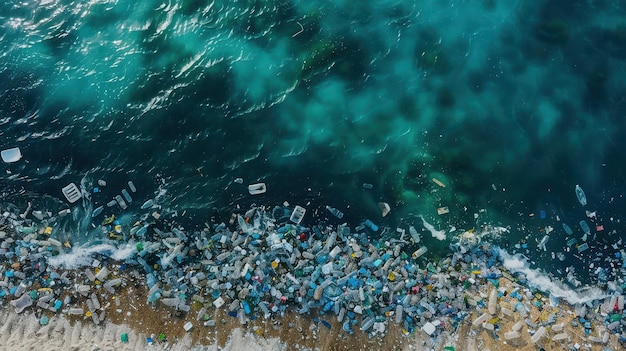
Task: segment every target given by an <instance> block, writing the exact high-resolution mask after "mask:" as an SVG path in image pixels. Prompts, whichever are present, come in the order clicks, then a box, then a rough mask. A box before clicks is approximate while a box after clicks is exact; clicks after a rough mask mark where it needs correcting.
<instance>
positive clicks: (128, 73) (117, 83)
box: [0, 0, 626, 283]
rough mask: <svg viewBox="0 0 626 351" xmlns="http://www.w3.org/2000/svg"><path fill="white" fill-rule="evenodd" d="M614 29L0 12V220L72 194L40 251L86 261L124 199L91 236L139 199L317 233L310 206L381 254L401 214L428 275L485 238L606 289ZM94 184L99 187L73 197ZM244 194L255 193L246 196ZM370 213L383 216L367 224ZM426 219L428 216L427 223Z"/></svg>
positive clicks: (171, 209) (495, 5) (589, 4)
mask: <svg viewBox="0 0 626 351" xmlns="http://www.w3.org/2000/svg"><path fill="white" fill-rule="evenodd" d="M625 9H626V3H625V2H624V1H618V0H612V1H609V0H606V1H587V0H586V1H509V2H498V1H493V0H482V1H461V0H458V1H454V0H450V1H429V2H415V1H406V0H394V1H361V2H359V3H358V4H357V3H355V2H351V1H322V2H305V1H281V0H278V1H277V0H273V1H272V0H266V1H251V0H250V1H219V0H213V1H209V0H178V1H176V0H170V1H159V0H145V1H129V0H117V1H115V0H111V1H98V0H92V1H70V0H40V1H28V2H24V1H14V0H7V1H5V2H3V3H2V4H0V148H2V149H7V148H11V147H19V148H20V149H21V151H22V154H23V159H22V160H20V161H19V162H16V163H11V164H2V167H3V168H4V171H5V172H3V174H2V177H1V178H0V187H1V189H2V202H3V203H13V204H15V205H16V206H18V207H19V208H23V207H25V203H26V202H27V201H30V202H31V203H33V204H34V206H35V207H38V208H42V209H47V210H50V211H53V212H54V211H58V210H59V209H62V208H66V207H68V204H67V202H66V201H65V199H64V197H63V195H62V193H61V188H62V187H63V186H65V185H67V184H68V183H72V182H73V183H76V184H78V185H80V186H81V188H82V189H83V191H84V192H85V195H87V196H88V199H87V200H86V201H82V202H81V203H79V204H77V205H70V206H69V207H71V208H72V209H73V211H74V215H73V216H71V217H70V218H66V219H64V220H62V221H60V222H59V223H58V224H57V225H56V226H55V228H54V230H55V231H54V233H53V236H56V237H58V238H61V239H65V238H71V239H72V240H74V241H82V242H90V241H91V242H94V243H96V242H99V240H100V239H101V238H99V237H98V235H97V233H94V231H93V230H91V229H90V228H91V226H90V224H91V223H90V217H91V216H90V211H92V210H93V208H95V207H97V206H99V205H104V204H106V203H107V202H108V201H110V200H111V199H112V198H113V197H114V196H115V195H116V194H119V193H120V191H121V189H122V188H124V187H126V183H127V182H128V181H129V180H132V181H133V182H134V183H135V185H136V186H137V188H138V191H137V193H133V194H132V196H133V197H134V200H135V201H134V202H133V203H132V204H131V206H130V207H129V209H128V210H125V211H123V210H121V209H120V208H118V207H115V208H111V209H109V208H106V209H105V212H104V213H103V215H104V214H106V215H110V214H116V215H117V216H119V217H121V218H128V221H132V218H133V217H132V214H133V212H136V211H137V210H138V208H139V206H140V205H141V203H143V201H145V200H147V199H150V198H152V199H155V201H156V202H157V203H158V204H159V205H160V206H162V211H163V212H164V213H166V214H167V215H170V216H174V215H176V216H177V217H176V220H178V221H181V222H184V223H185V225H187V226H188V227H193V226H204V223H205V222H207V221H210V220H212V219H213V220H216V221H221V220H226V219H227V218H228V217H229V215H230V213H231V212H232V211H234V210H237V208H241V209H246V208H248V207H249V206H250V205H251V204H263V205H269V206H273V205H275V204H280V203H282V202H283V201H288V202H289V203H290V204H292V205H296V204H298V205H301V206H303V207H305V208H307V214H306V216H305V219H304V221H303V223H304V224H313V223H316V222H318V221H329V222H332V223H338V220H337V219H335V218H334V217H332V216H331V215H330V213H328V212H327V211H326V210H325V209H324V206H326V205H330V206H332V207H336V208H338V209H340V210H341V211H343V212H344V213H345V217H344V220H345V221H348V222H350V223H353V224H354V225H356V224H358V223H360V222H362V221H363V220H365V219H371V220H372V221H374V222H375V223H377V224H378V225H379V226H381V227H384V226H389V227H390V228H392V231H391V234H387V235H393V233H394V232H395V228H396V226H402V227H404V228H406V227H408V225H415V226H416V227H419V228H421V227H420V225H421V219H420V218H419V215H423V216H424V218H425V219H426V220H427V221H428V222H429V223H431V224H433V225H434V226H435V227H436V228H437V229H442V230H446V231H447V232H448V234H447V235H448V240H446V241H444V242H439V241H438V240H435V239H433V238H430V235H428V232H424V235H423V236H424V241H425V243H426V244H427V245H428V246H429V248H430V249H429V254H430V255H433V256H437V255H440V254H444V252H445V251H446V250H447V247H448V244H449V243H451V242H454V241H455V240H456V239H455V237H456V236H458V235H459V234H460V233H462V232H463V231H465V230H470V229H472V228H475V229H476V230H480V228H481V226H483V225H484V224H486V223H489V224H493V225H498V226H503V227H507V228H509V232H508V233H507V234H506V235H503V236H501V237H500V238H499V239H498V240H497V241H498V244H500V245H501V246H502V247H504V248H506V249H508V250H509V251H511V252H519V253H523V254H525V255H526V256H527V257H528V258H529V260H530V261H531V262H532V263H533V264H534V265H535V266H536V267H538V268H541V269H544V270H546V271H547V272H551V273H554V274H555V275H560V276H564V274H565V273H564V272H565V269H566V268H567V267H572V266H573V267H576V273H577V276H578V278H579V279H580V280H582V281H585V282H586V281H590V282H592V283H596V281H594V279H596V280H597V274H594V272H595V269H589V268H588V267H589V265H590V264H591V263H594V265H595V267H596V268H597V267H604V268H605V269H606V270H607V272H609V274H613V276H611V279H613V278H615V274H618V271H617V270H614V269H612V267H611V266H610V264H611V262H610V261H609V260H606V259H605V258H606V257H612V255H614V254H615V252H619V250H622V249H623V244H622V243H618V240H619V239H620V238H621V237H622V236H623V234H622V233H623V231H624V224H623V220H622V216H623V213H624V208H625V207H626V204H625V200H624V198H623V194H624V191H623V189H624V184H625V178H626V171H625V169H626V167H625V166H624V164H625V162H624V161H625V157H624V152H623V150H624V146H625V145H624V139H623V135H624V132H625V131H626V119H624V115H625V113H626V100H625V99H624V96H626V79H624V78H625V77H626V71H625V70H624V63H623V62H624V59H625V58H626V20H625V19H624V17H623V16H622V15H621V14H622V13H623V11H624V10H625ZM238 177H241V178H243V179H244V183H243V184H238V183H236V182H234V180H235V179H236V178H238ZM432 178H437V179H438V180H440V181H442V182H443V183H444V184H445V185H446V187H445V188H443V187H440V186H438V185H437V184H435V183H434V182H433V181H432ZM98 179H104V180H106V181H107V186H106V187H99V188H100V190H101V191H100V192H97V193H93V188H94V187H96V186H97V183H96V181H97V180H98ZM256 182H265V183H266V184H267V187H268V191H267V193H266V194H263V195H257V196H251V195H250V194H248V191H247V187H246V185H247V184H252V183H256ZM363 183H369V184H372V185H373V187H372V189H364V188H363V187H362V184H363ZM577 184H579V185H580V186H581V187H582V188H583V189H584V190H585V192H586V195H587V199H588V205H587V206H582V205H581V204H580V203H579V202H578V201H577V198H576V194H575V192H574V188H575V185H577ZM380 201H383V202H387V203H389V204H390V206H391V209H392V212H391V214H390V215H389V216H387V217H385V218H382V217H381V215H380V210H379V209H378V207H377V202H380ZM443 206H447V207H448V208H449V210H450V213H448V214H445V215H438V214H437V208H439V207H443ZM586 210H588V211H590V212H594V211H595V212H596V217H595V218H588V216H587V215H586V213H585V211H586ZM544 217H545V218H544ZM557 217H558V218H557ZM583 219H585V220H587V222H588V223H589V224H590V226H591V228H592V232H593V234H595V235H594V236H593V238H592V236H590V238H589V244H590V250H588V251H586V252H585V253H584V254H583V255H578V254H576V252H577V250H576V248H575V247H573V248H572V249H571V250H570V251H569V252H568V251H565V248H566V245H565V242H566V240H567V239H568V238H570V237H567V236H566V234H565V233H564V231H563V229H562V226H561V222H562V221H565V222H566V223H568V224H569V225H570V227H572V228H573V229H574V231H575V233H574V235H573V237H576V238H577V239H578V241H579V243H582V240H581V237H582V235H583V233H582V231H581V229H580V228H579V226H578V222H579V221H580V220H583ZM99 220H100V218H96V220H94V222H95V223H96V224H97V222H99ZM596 225H602V226H603V230H601V231H598V232H597V233H596ZM547 227H552V228H554V231H553V232H552V233H551V234H550V240H549V241H548V242H547V244H546V248H547V250H546V251H545V252H544V251H543V250H541V249H538V247H537V241H539V240H541V238H542V237H543V235H544V234H543V232H545V231H546V228H547ZM524 242H525V243H526V245H527V248H520V249H516V248H515V245H516V244H522V243H524ZM616 243H618V244H616ZM614 244H615V245H616V246H615V247H614V246H612V245H614ZM616 247H617V248H616ZM552 252H563V254H564V255H565V257H566V259H565V261H563V262H561V261H559V260H554V259H553V258H552V257H551V253H552Z"/></svg>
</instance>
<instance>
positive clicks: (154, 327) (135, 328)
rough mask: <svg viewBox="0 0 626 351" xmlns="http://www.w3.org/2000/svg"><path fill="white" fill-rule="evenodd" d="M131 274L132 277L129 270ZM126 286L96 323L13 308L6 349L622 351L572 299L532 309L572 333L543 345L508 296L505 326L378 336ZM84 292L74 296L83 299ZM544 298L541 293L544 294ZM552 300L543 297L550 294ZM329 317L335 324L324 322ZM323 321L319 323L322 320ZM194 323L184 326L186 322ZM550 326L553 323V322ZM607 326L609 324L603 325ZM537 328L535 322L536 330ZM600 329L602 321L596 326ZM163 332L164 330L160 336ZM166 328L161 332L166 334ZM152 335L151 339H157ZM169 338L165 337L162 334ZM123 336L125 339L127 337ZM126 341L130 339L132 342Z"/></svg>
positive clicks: (468, 325) (104, 305)
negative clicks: (152, 297)
mask: <svg viewBox="0 0 626 351" xmlns="http://www.w3.org/2000/svg"><path fill="white" fill-rule="evenodd" d="M126 278H128V277H126ZM125 280H126V284H125V287H123V288H121V289H119V293H118V294H115V295H111V294H108V293H106V291H104V290H103V289H100V290H99V291H98V296H99V300H100V304H101V308H100V309H99V311H98V312H100V315H104V321H103V322H101V323H100V325H95V324H94V323H93V322H92V319H91V318H90V317H88V316H82V317H80V316H78V317H76V316H67V317H66V315H65V314H52V313H48V311H46V312H43V313H42V311H41V310H35V309H34V308H33V307H30V308H27V309H26V310H25V311H24V312H22V313H21V314H16V313H15V312H14V311H13V310H12V308H6V309H3V310H2V312H1V313H0V320H2V324H1V326H0V349H2V350H8V351H18V350H32V349H36V348H40V347H41V346H42V345H45V347H46V350H51V351H56V350H59V351H60V350H94V351H95V350H102V351H104V350H129V351H130V350H320V351H326V350H328V351H330V350H391V349H393V350H431V349H432V350H450V349H451V348H450V347H454V349H455V350H468V351H472V350H481V351H485V350H537V349H538V347H543V348H544V349H545V350H562V349H566V346H567V345H568V344H574V343H577V344H579V345H580V347H581V348H580V349H582V350H602V349H603V347H604V346H607V347H611V348H612V349H613V350H619V349H620V346H619V344H618V342H617V338H616V337H615V336H614V335H611V337H610V339H609V342H608V343H607V345H602V344H600V343H591V342H589V341H586V340H587V339H586V338H585V336H584V335H582V334H583V332H581V330H580V327H579V328H574V327H572V326H571V325H570V322H571V321H572V320H573V319H575V316H574V313H573V311H572V310H571V308H569V306H568V305H563V304H562V305H560V306H556V307H545V308H542V309H541V310H540V309H533V310H532V311H531V312H530V314H529V316H528V319H529V320H531V321H534V322H536V323H539V322H541V321H545V318H546V316H548V315H552V314H554V315H556V316H557V320H556V323H554V324H552V326H554V325H557V324H561V323H562V324H563V326H564V329H563V331H559V333H560V332H566V333H567V334H568V335H569V339H568V340H566V341H565V342H555V341H552V340H551V338H552V337H553V336H554V335H555V334H558V333H557V332H553V331H550V330H548V331H547V333H546V337H544V338H543V339H542V341H540V342H539V343H537V344H534V343H533V342H531V334H530V333H529V332H528V330H532V328H531V327H529V326H528V325H526V324H524V327H523V328H522V329H521V330H520V333H521V337H520V338H519V339H516V340H508V341H507V340H504V338H503V337H502V335H503V334H504V332H507V331H509V330H511V329H512V328H514V327H513V326H514V325H515V324H516V323H517V322H518V321H519V320H520V318H519V316H517V315H515V316H511V317H506V316H502V315H501V311H502V310H503V309H511V302H510V301H508V299H500V301H499V307H498V310H499V312H498V314H497V317H496V318H498V317H500V318H499V319H498V321H497V322H496V324H497V326H498V328H499V331H498V332H496V333H493V332H490V331H489V330H487V329H486V328H485V327H483V326H478V327H474V326H472V321H473V320H474V319H475V318H477V317H478V315H479V314H480V313H481V312H479V311H474V312H472V313H471V314H470V315H469V316H468V317H466V318H465V320H464V321H463V322H462V323H461V324H460V325H459V327H458V328H457V329H456V330H453V329H452V328H451V327H450V326H445V327H443V328H442V330H441V332H440V333H439V335H438V336H437V338H430V337H428V335H427V334H426V333H425V332H424V331H423V330H421V329H419V330H416V331H415V332H414V333H413V334H411V335H404V334H403V333H402V331H401V328H400V327H399V326H398V325H396V324H394V323H393V322H389V323H388V324H387V329H388V333H387V334H386V335H385V336H384V337H376V336H374V337H371V336H368V335H366V334H365V333H363V332H362V331H360V330H358V328H355V332H354V334H352V335H347V334H346V333H344V332H342V330H341V324H340V323H338V322H337V320H336V317H335V316H331V315H328V316H324V315H300V314H297V313H295V312H292V311H288V312H287V313H285V314H284V316H282V317H273V318H270V319H264V318H262V317H260V318H256V319H255V320H253V321H247V322H246V324H244V325H242V324H241V323H240V321H239V319H238V318H233V317H231V316H229V315H228V314H227V313H226V311H225V310H224V309H223V308H222V309H216V308H213V309H208V310H207V315H205V316H203V318H202V319H205V318H209V320H213V321H215V326H205V325H203V320H200V321H199V320H197V318H196V315H197V312H198V310H200V307H201V306H202V304H200V303H195V304H194V305H193V306H192V310H191V311H189V312H187V313H180V312H179V311H176V310H175V309H174V308H172V307H168V306H165V305H163V304H162V303H157V304H155V305H150V304H147V303H146V299H145V295H146V291H145V289H144V288H143V286H142V285H140V284H136V285H135V284H129V282H130V281H131V280H130V279H125ZM500 281H501V284H502V287H504V288H505V289H507V290H508V291H511V290H512V289H514V288H515V287H518V288H519V287H520V286H517V285H516V284H515V283H513V282H511V281H508V280H507V279H506V278H501V279H500ZM487 294H488V291H479V292H477V294H476V295H475V296H471V297H470V298H473V299H480V298H481V296H484V295H487ZM84 300H85V299H81V298H78V299H75V300H74V304H75V305H81V304H83V303H84ZM537 300H539V301H541V300H542V298H541V296H537ZM546 300H547V298H546V297H543V301H544V302H545V301H546ZM42 315H47V316H49V321H48V323H47V325H45V326H42V325H41V324H40V322H39V321H40V318H41V316H42ZM320 320H325V321H327V322H328V323H329V325H330V328H328V327H326V326H324V325H323V324H322V323H319V321H320ZM316 321H317V323H316ZM188 322H191V323H192V325H193V327H192V328H191V329H190V330H189V331H185V328H184V326H185V324H186V323H188ZM548 328H549V329H550V327H548ZM599 328H600V329H601V328H602V327H601V326H599ZM535 330H536V329H535ZM594 331H595V332H598V331H599V330H598V329H597V328H596V329H595V330H594ZM161 334H162V335H161ZM160 335H161V337H160ZM149 338H150V339H151V340H152V342H150V340H149ZM159 339H162V340H159ZM123 340H124V341H123ZM126 340H127V341H126Z"/></svg>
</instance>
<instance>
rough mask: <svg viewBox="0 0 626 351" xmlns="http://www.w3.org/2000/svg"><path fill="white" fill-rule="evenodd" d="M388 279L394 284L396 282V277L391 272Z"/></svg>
mask: <svg viewBox="0 0 626 351" xmlns="http://www.w3.org/2000/svg"><path fill="white" fill-rule="evenodd" d="M387 279H388V280H389V281H390V282H392V281H394V280H396V275H395V274H394V273H393V272H389V274H388V275H387Z"/></svg>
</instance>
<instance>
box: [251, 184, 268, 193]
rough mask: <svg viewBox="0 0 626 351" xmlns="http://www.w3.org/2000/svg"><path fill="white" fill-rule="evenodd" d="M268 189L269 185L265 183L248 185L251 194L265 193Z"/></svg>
mask: <svg viewBox="0 0 626 351" xmlns="http://www.w3.org/2000/svg"><path fill="white" fill-rule="evenodd" d="M266 191H267V186H266V185H265V183H256V184H251V185H248V192H249V193H250V195H259V194H263V193H265V192H266Z"/></svg>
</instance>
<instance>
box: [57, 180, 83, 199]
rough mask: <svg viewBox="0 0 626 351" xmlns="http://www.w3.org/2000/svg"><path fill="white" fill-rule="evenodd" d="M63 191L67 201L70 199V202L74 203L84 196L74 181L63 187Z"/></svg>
mask: <svg viewBox="0 0 626 351" xmlns="http://www.w3.org/2000/svg"><path fill="white" fill-rule="evenodd" d="M61 191H62V192H63V195H65V198H66V199H67V201H69V202H70V203H74V202H76V201H78V200H79V199H80V198H82V197H83V195H82V194H81V192H80V189H78V187H77V186H76V184H74V183H70V184H68V185H66V186H65V187H64V188H62V189H61Z"/></svg>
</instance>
